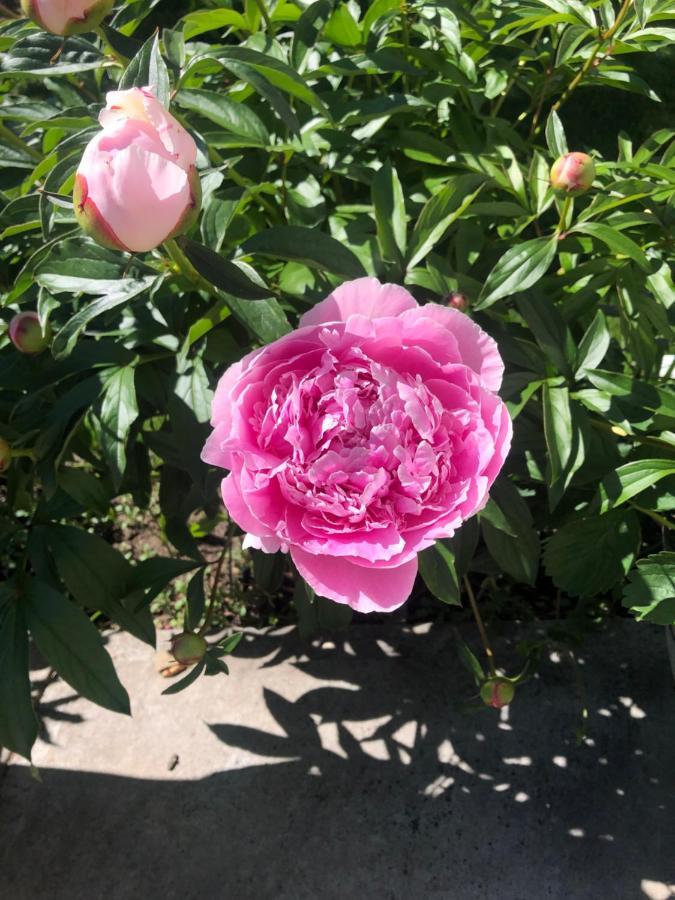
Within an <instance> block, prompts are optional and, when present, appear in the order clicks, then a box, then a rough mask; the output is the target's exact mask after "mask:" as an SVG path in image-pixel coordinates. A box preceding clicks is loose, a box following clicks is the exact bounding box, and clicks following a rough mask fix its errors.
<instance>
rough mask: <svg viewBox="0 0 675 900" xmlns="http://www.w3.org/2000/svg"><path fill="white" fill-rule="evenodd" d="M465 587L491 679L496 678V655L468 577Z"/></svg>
mask: <svg viewBox="0 0 675 900" xmlns="http://www.w3.org/2000/svg"><path fill="white" fill-rule="evenodd" d="M464 587H465V588H466V593H467V596H468V598H469V603H470V604H471V611H472V612H473V617H474V619H475V620H476V625H477V626H478V633H479V634H480V639H481V643H482V644H483V650H484V651H485V656H486V657H487V661H488V669H489V670H490V675H491V677H492V678H494V677H495V675H496V674H497V666H496V665H495V655H494V653H493V652H492V647H491V646H490V641H489V640H488V636H487V631H486V630H485V625H484V624H483V619H482V617H481V614H480V611H479V609H478V604H477V603H476V597H475V595H474V592H473V588H472V587H471V582H470V581H469V579H468V577H467V576H466V575H465V576H464Z"/></svg>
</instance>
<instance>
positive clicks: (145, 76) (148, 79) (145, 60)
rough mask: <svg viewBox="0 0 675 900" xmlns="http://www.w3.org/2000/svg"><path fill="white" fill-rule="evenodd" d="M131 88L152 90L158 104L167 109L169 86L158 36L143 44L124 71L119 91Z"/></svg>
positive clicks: (154, 35) (153, 36) (167, 73)
mask: <svg viewBox="0 0 675 900" xmlns="http://www.w3.org/2000/svg"><path fill="white" fill-rule="evenodd" d="M132 87H151V88H154V91H155V96H156V97H157V99H158V100H159V102H160V103H161V104H162V105H163V106H165V107H166V108H167V109H168V108H169V96H170V94H171V84H170V82H169V72H168V69H167V67H166V63H165V62H164V60H163V59H162V54H161V53H160V52H159V35H158V34H153V35H152V37H149V38H148V39H147V41H146V42H145V43H144V44H143V46H142V47H141V49H140V50H139V51H138V53H137V54H136V56H134V58H133V59H132V60H131V62H130V63H129V65H128V66H127V67H126V69H125V70H124V73H123V75H122V77H121V78H120V82H119V89H120V90H121V91H124V90H128V89H129V88H132Z"/></svg>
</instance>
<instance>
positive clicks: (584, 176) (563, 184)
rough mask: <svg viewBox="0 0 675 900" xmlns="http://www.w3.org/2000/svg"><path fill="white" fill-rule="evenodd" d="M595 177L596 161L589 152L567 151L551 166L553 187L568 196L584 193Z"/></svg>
mask: <svg viewBox="0 0 675 900" xmlns="http://www.w3.org/2000/svg"><path fill="white" fill-rule="evenodd" d="M594 178H595V163H594V162H593V160H592V159H591V157H590V156H589V155H588V154H587V153H566V154H565V155H564V156H561V157H560V158H559V159H556V161H555V162H554V163H553V165H552V166H551V187H552V188H553V190H555V191H558V192H559V193H561V194H565V195H566V196H568V197H576V196H577V195H579V194H584V193H585V192H586V191H587V190H588V189H589V187H590V186H591V185H592V184H593V179H594Z"/></svg>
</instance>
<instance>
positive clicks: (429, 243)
mask: <svg viewBox="0 0 675 900" xmlns="http://www.w3.org/2000/svg"><path fill="white" fill-rule="evenodd" d="M483 185H484V177H483V176H482V175H459V176H457V177H456V178H453V179H451V181H450V183H449V184H446V186H445V187H443V188H442V189H441V190H440V191H439V192H438V193H437V194H434V196H433V197H431V199H430V200H429V201H428V202H427V203H426V204H425V206H424V208H423V209H422V212H421V213H420V216H419V218H418V220H417V222H416V224H415V227H414V229H413V233H412V236H411V238H410V246H409V247H408V254H407V268H408V269H413V268H414V267H415V266H416V265H417V264H418V263H419V262H420V260H422V259H424V257H425V256H426V255H427V254H428V253H429V251H430V250H432V249H433V248H434V247H435V246H436V244H438V243H439V242H440V241H441V240H442V239H443V236H444V235H445V233H446V231H447V230H448V228H449V227H450V226H451V225H452V223H453V222H455V221H456V220H457V219H459V217H460V216H461V215H462V214H463V213H464V212H465V211H466V210H467V209H468V208H469V206H470V205H471V204H472V203H473V201H474V199H475V198H476V197H477V196H478V194H479V193H480V192H481V190H482V188H483Z"/></svg>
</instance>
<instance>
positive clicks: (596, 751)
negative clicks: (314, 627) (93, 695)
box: [0, 622, 675, 900]
mask: <svg viewBox="0 0 675 900" xmlns="http://www.w3.org/2000/svg"><path fill="white" fill-rule="evenodd" d="M109 647H110V649H111V651H112V654H113V656H114V657H115V660H116V663H117V666H118V671H119V672H120V676H121V678H122V680H123V682H124V683H125V684H126V686H127V688H128V690H129V693H130V695H131V698H132V707H133V712H134V717H133V719H126V718H124V717H121V716H116V715H114V714H112V713H107V712H106V711H104V710H101V709H99V708H97V707H94V706H93V705H91V704H90V703H88V702H86V701H83V700H81V699H79V698H77V697H74V696H73V694H72V691H71V690H70V688H68V686H67V685H64V684H63V683H61V682H55V683H53V684H52V685H50V687H49V688H48V689H47V691H46V693H45V695H44V698H43V713H44V716H45V724H46V732H45V735H44V740H42V741H41V742H40V743H39V745H38V746H37V748H36V752H35V763H36V764H37V765H38V766H39V768H40V770H41V776H42V783H41V784H40V783H38V782H36V781H35V780H33V779H31V777H30V773H29V770H28V769H27V767H25V766H23V765H19V764H14V765H11V766H10V767H9V768H8V769H7V771H6V773H5V777H4V779H3V780H2V784H1V786H0V895H1V896H2V897H6V898H7V900H10V898H11V900H61V898H63V900H66V898H68V900H95V898H105V900H116V898H120V900H132V898H133V900H155V898H157V900H160V898H161V900H173V898H182V900H193V898H194V900H197V898H199V900H211V898H221V897H222V898H227V900H229V898H244V900H248V898H251V900H265V898H293V900H295V898H298V900H301V898H322V900H324V898H328V900H330V898H336V900H342V898H350V900H351V898H383V900H384V898H391V900H398V898H402V900H404V898H405V900H408V898H410V900H417V898H421V900H426V898H449V900H481V898H486V900H543V898H555V900H624V898H625V900H639V898H645V897H647V898H651V900H665V898H667V897H672V896H674V893H673V882H675V827H674V817H675V801H674V788H675V691H674V690H673V682H672V678H671V674H670V670H669V666H668V658H667V654H666V649H665V642H664V636H663V630H662V629H658V628H654V627H650V626H644V625H637V624H634V623H629V622H625V623H618V624H616V625H613V626H612V627H611V628H610V630H609V631H607V632H605V633H604V634H602V635H601V636H599V637H598V638H597V639H595V640H594V641H593V642H592V643H589V645H588V647H587V648H586V649H585V650H584V651H583V652H582V653H581V657H582V660H583V663H582V664H581V665H580V667H579V671H580V672H581V674H582V675H583V680H582V685H580V684H577V688H576V689H575V679H574V674H573V669H572V666H571V665H570V664H569V663H568V662H567V661H566V660H564V659H559V658H558V657H556V656H555V654H554V656H553V659H551V660H546V661H545V662H544V664H543V666H542V670H541V673H540V675H539V677H537V678H536V679H534V680H531V681H530V682H529V683H528V684H527V685H525V686H524V687H523V688H521V690H520V691H519V693H518V695H517V697H516V700H515V702H514V704H513V705H512V707H511V709H510V710H509V711H508V712H507V711H502V712H501V714H500V713H496V712H493V711H491V710H485V711H484V712H480V713H478V714H467V713H464V712H462V711H461V710H460V709H459V708H458V704H459V703H461V701H462V700H464V699H466V698H467V696H468V695H469V694H470V693H471V684H470V680H469V676H468V674H467V673H466V672H465V671H464V669H462V668H461V666H460V665H459V663H458V661H457V657H456V651H455V648H454V638H453V633H452V631H451V630H450V629H448V628H444V627H443V628H441V627H437V628H429V627H428V626H423V627H418V628H416V629H414V630H411V629H409V628H407V629H406V628H404V627H403V626H401V625H400V624H398V625H397V624H395V623H392V624H391V625H390V626H388V627H381V626H368V625H362V626H357V627H354V628H352V630H351V631H350V632H349V633H348V634H347V636H346V638H344V639H339V640H337V641H336V642H335V643H333V644H324V645H323V646H322V647H319V646H316V647H312V646H309V645H306V644H305V645H303V644H301V643H300V642H299V641H298V639H297V638H296V637H295V635H294V634H293V633H288V632H287V633H281V634H279V633H278V634H268V635H264V636H257V637H251V638H250V639H249V640H247V641H246V642H245V643H243V644H242V645H241V646H240V649H239V650H238V651H237V655H236V657H235V658H234V659H233V660H232V661H231V673H232V674H231V675H230V677H229V678H225V677H215V678H201V679H200V680H199V681H198V682H197V684H196V685H194V686H193V687H192V688H189V689H188V690H187V691H185V692H184V693H181V694H178V695H176V696H169V697H161V696H160V692H161V690H162V689H163V688H164V687H166V685H167V682H166V681H165V680H164V679H162V678H160V677H159V676H158V675H157V674H156V673H155V669H154V665H153V657H152V652H151V651H150V650H149V649H148V648H147V647H145V646H144V645H142V644H140V643H138V642H136V641H134V640H133V639H132V638H129V637H128V636H126V635H119V634H117V635H112V636H111V637H110V640H109ZM498 647H499V655H500V658H501V659H503V660H504V663H505V664H508V663H509V661H510V659H511V660H512V659H514V654H513V646H512V641H508V640H504V641H502V642H501V645H499V643H498ZM582 690H583V691H585V694H586V698H587V702H588V707H589V712H590V716H589V722H588V732H587V733H588V737H587V739H586V740H585V742H583V743H581V744H580V745H578V744H577V741H576V738H575V732H576V729H577V728H578V726H579V723H580V693H579V691H582Z"/></svg>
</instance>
